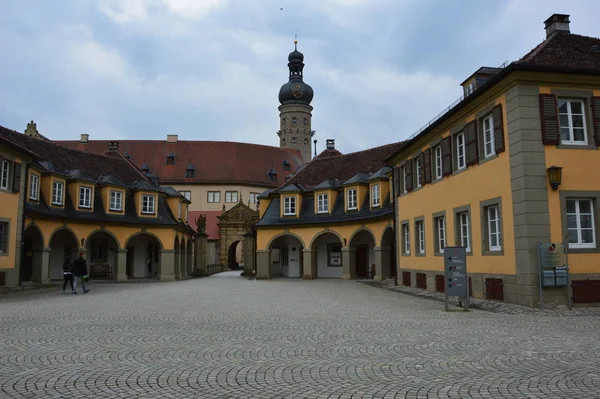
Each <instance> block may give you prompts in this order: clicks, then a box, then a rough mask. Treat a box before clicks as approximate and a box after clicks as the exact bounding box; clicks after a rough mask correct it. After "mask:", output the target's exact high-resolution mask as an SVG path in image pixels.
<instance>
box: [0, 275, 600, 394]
mask: <svg viewBox="0 0 600 399" xmlns="http://www.w3.org/2000/svg"><path fill="white" fill-rule="evenodd" d="M236 274H239V272H238V273H235V274H231V273H224V274H221V275H217V276H213V277H209V278H204V279H195V280H186V281H178V282H168V283H167V282H165V283H161V282H156V283H153V282H145V283H127V284H98V283H97V284H94V283H93V282H92V283H91V284H90V285H91V292H90V293H89V294H86V295H82V294H79V295H76V296H75V295H61V294H60V293H37V294H33V293H31V294H27V295H13V296H11V295H4V296H2V297H0V396H1V397H10V398H151V397H152V398H195V397H197V398H438V397H440V398H600V317H599V316H597V315H594V314H589V315H578V316H569V315H562V316H556V315H553V316H547V315H544V314H543V313H534V312H531V313H527V314H525V313H524V314H504V313H501V312H488V311H483V310H477V309H475V310H473V311H471V312H444V311H443V305H442V304H441V303H439V302H436V301H432V300H429V299H423V298H418V297H415V296H411V295H405V294H402V293H398V292H393V291H390V290H383V289H378V288H374V287H370V286H368V285H365V284H360V283H358V282H355V281H339V280H314V281H302V280H289V279H280V280H272V281H255V280H246V279H244V278H242V277H237V276H236Z"/></svg>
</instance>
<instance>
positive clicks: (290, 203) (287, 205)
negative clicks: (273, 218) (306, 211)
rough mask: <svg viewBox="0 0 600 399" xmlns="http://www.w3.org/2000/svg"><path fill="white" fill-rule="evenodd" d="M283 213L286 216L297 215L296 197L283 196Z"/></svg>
mask: <svg viewBox="0 0 600 399" xmlns="http://www.w3.org/2000/svg"><path fill="white" fill-rule="evenodd" d="M283 214H284V215H285V216H294V215H296V197H283Z"/></svg>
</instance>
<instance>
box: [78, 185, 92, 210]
mask: <svg viewBox="0 0 600 399" xmlns="http://www.w3.org/2000/svg"><path fill="white" fill-rule="evenodd" d="M79 207H80V208H86V209H90V208H91V207H92V188H91V187H88V186H79Z"/></svg>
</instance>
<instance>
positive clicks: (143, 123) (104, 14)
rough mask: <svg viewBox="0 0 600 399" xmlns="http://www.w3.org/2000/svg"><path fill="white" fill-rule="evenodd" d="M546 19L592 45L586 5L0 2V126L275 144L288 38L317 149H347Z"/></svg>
mask: <svg viewBox="0 0 600 399" xmlns="http://www.w3.org/2000/svg"><path fill="white" fill-rule="evenodd" d="M281 8H283V9H281ZM555 12H558V13H567V14H570V15H571V32H574V33H579V34H583V35H588V36H596V37H597V36H599V35H600V28H598V25H597V16H598V15H599V13H600V2H598V1H597V0H587V1H585V0H578V1H573V0H571V1H567V0H560V1H559V0H540V1H534V0H512V1H500V0H495V1H492V0H487V1H480V0H460V1H459V0H431V1H425V0H302V1H300V0H52V1H50V0H1V1H0V54H2V66H1V67H0V87H1V88H0V125H3V126H6V127H9V128H12V129H15V130H19V131H22V130H23V129H24V128H25V126H26V123H27V122H28V121H29V120H32V119H33V120H35V121H36V122H37V124H38V129H39V130H40V132H41V133H42V134H45V135H46V136H48V137H49V138H51V139H78V138H79V135H80V134H81V133H88V134H90V136H91V137H90V138H91V139H100V138H103V139H108V138H115V139H163V138H166V135H167V134H168V133H169V134H179V137H180V139H185V140H229V141H243V142H253V143H261V144H267V145H278V139H277V136H276V134H275V132H276V130H277V129H278V126H279V119H278V118H279V115H278V111H277V107H278V105H279V103H278V101H277V94H278V92H279V88H280V86H281V85H282V84H283V83H285V81H286V80H287V55H288V53H289V52H290V51H291V50H292V49H293V38H294V33H295V32H297V33H298V39H299V47H298V48H299V50H300V51H302V52H303V53H304V55H305V63H306V67H305V70H304V72H305V75H304V76H305V80H306V82H307V83H309V84H310V85H311V86H312V87H313V88H314V91H315V98H314V100H313V104H312V105H313V106H314V111H313V128H314V129H315V130H316V131H317V133H316V138H317V139H318V140H319V144H318V150H319V151H320V150H322V149H323V147H324V143H325V139H327V138H334V139H336V147H337V148H338V149H340V150H341V151H342V152H350V151H357V150H361V149H365V148H368V147H372V146H376V145H381V144H386V143H390V142H395V141H399V140H402V139H404V138H406V137H408V136H410V135H411V134H412V133H414V131H416V130H417V129H419V128H420V127H421V126H422V125H423V124H425V123H426V122H427V121H428V120H429V119H431V118H432V117H434V116H435V115H436V114H438V113H439V112H440V111H441V110H443V109H444V108H445V107H446V106H448V105H449V104H450V103H451V102H452V101H454V100H455V99H456V98H458V97H459V96H460V95H461V93H462V92H461V87H460V86H459V84H460V83H461V82H462V81H463V80H464V79H465V78H466V77H467V76H468V75H470V74H471V73H472V72H474V71H475V70H476V69H477V68H478V67H480V66H483V65H485V66H498V65H500V64H502V63H503V62H505V61H507V60H516V59H518V58H519V57H520V56H522V55H523V54H525V53H526V52H527V51H529V50H530V49H531V48H533V47H535V46H536V45H537V44H538V43H539V42H541V41H542V40H543V39H544V37H545V33H544V26H543V21H544V20H545V19H546V18H547V17H549V16H550V15H551V14H552V13H555Z"/></svg>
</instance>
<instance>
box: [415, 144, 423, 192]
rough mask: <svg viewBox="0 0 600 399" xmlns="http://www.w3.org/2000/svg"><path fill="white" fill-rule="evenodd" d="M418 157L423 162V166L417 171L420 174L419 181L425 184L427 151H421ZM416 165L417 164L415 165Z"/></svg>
mask: <svg viewBox="0 0 600 399" xmlns="http://www.w3.org/2000/svg"><path fill="white" fill-rule="evenodd" d="M418 159H419V161H420V163H421V168H420V169H419V170H418V171H417V173H418V174H419V181H420V182H421V186H424V185H425V153H423V152H422V153H420V154H419V156H418ZM415 167H416V166H415Z"/></svg>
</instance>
